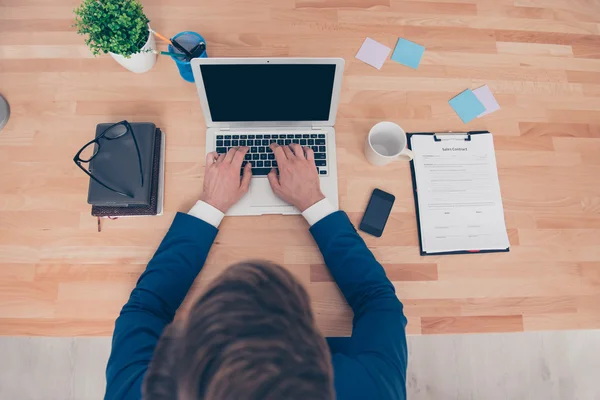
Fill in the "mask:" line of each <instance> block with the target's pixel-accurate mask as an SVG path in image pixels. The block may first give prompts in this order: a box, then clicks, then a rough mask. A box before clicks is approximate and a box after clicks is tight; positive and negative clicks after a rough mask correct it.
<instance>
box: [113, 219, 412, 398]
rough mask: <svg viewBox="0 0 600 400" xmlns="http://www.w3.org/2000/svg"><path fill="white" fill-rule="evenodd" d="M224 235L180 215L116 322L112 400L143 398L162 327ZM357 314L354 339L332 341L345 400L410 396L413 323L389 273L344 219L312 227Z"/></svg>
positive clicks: (337, 381)
mask: <svg viewBox="0 0 600 400" xmlns="http://www.w3.org/2000/svg"><path fill="white" fill-rule="evenodd" d="M217 232H218V231H217V229H216V228H215V227H213V226H212V225H210V224H208V223H206V222H204V221H202V220H200V219H198V218H195V217H192V216H190V215H187V214H177V216H176V217H175V220H174V221H173V224H172V225H171V228H170V229H169V232H168V233H167V235H166V236H165V238H164V239H163V241H162V243H161V244H160V247H159V248H158V250H157V251H156V254H154V257H153V258H152V260H150V263H149V264H148V267H147V268H146V271H144V273H143V274H142V276H141V277H140V279H139V280H138V282H137V285H136V287H135V289H133V291H132V292H131V297H130V298H129V301H128V302H127V304H125V306H124V307H123V309H122V311H121V314H120V316H119V318H117V321H116V324H115V332H114V335H113V343H112V351H111V355H110V359H109V360H108V366H107V368H106V380H107V388H106V395H105V398H106V399H109V400H121V399H128V400H129V399H132V400H133V399H140V398H141V386H142V380H143V378H144V374H145V373H146V370H147V369H148V365H149V363H150V360H151V359H152V354H153V352H154V348H155V346H156V343H157V342H158V339H159V337H160V335H161V334H162V331H163V329H164V328H165V326H167V325H168V324H169V323H170V322H171V321H172V320H173V318H174V316H175V312H176V311H177V308H178V307H179V306H180V305H181V302H182V301H183V299H184V297H185V296H186V294H187V292H188V290H189V289H190V287H191V286H192V283H193V282H194V279H195V278H196V276H197V275H198V273H199V272H200V270H201V269H202V266H203V265H204V262H205V260H206V257H207V255H208V252H209V250H210V247H211V246H212V243H213V241H214V240H215V237H216V236H217ZM310 232H311V233H312V235H313V237H314V238H315V241H316V242H317V244H318V245H319V249H321V253H323V257H324V259H325V262H326V264H327V267H328V268H329V270H330V271H331V274H332V276H333V278H334V279H335V281H336V282H337V284H338V286H339V288H340V290H341V291H342V293H343V295H344V297H345V298H346V300H347V301H348V304H349V305H350V307H351V308H352V310H353V311H354V321H353V328H352V337H350V338H331V339H328V342H329V344H330V348H331V350H332V362H333V370H334V385H335V391H336V396H337V398H338V399H340V400H342V399H404V398H406V365H407V348H406V333H405V327H406V318H405V317H404V313H403V311H402V303H400V301H399V300H398V298H397V297H396V294H395V292H394V287H393V286H392V284H391V282H390V281H389V280H388V279H387V277H386V275H385V271H384V270H383V268H382V267H381V265H380V264H379V263H378V262H377V260H375V258H374V257H373V254H372V253H371V251H370V250H369V249H368V248H367V246H366V245H365V243H364V242H363V240H362V239H361V237H360V236H359V235H358V233H357V232H356V230H355V229H354V226H353V225H352V224H351V223H350V220H349V219H348V217H347V216H346V214H345V213H343V212H341V211H338V212H336V213H333V214H331V215H329V216H327V217H325V218H323V219H322V220H321V221H319V222H317V223H316V224H315V225H313V226H312V228H311V229H310Z"/></svg>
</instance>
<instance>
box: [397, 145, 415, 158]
mask: <svg viewBox="0 0 600 400" xmlns="http://www.w3.org/2000/svg"><path fill="white" fill-rule="evenodd" d="M413 158H415V155H414V154H413V152H412V150H411V149H409V148H405V149H404V150H402V152H401V153H400V154H398V159H400V160H404V161H411V160H412V159H413Z"/></svg>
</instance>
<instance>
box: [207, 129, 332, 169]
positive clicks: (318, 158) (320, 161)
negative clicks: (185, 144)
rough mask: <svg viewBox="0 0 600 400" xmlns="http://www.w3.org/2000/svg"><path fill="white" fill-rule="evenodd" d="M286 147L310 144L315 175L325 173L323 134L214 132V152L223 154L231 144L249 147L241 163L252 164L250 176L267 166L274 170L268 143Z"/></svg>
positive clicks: (325, 141) (308, 145)
mask: <svg viewBox="0 0 600 400" xmlns="http://www.w3.org/2000/svg"><path fill="white" fill-rule="evenodd" d="M273 142H275V143H277V144H278V145H280V146H287V145H290V144H293V143H297V144H299V145H301V146H303V147H304V146H306V147H310V148H312V149H313V151H314V152H315V164H316V165H317V171H318V172H319V175H327V161H328V160H327V138H326V135H325V134H324V133H280V134H278V133H274V134H271V133H263V134H252V135H250V134H235V133H232V134H227V135H215V148H216V149H217V153H219V154H222V153H227V152H228V151H229V149H231V148H232V147H238V146H247V147H249V148H250V150H249V151H248V153H246V157H245V158H244V162H243V165H242V170H243V168H244V166H245V165H246V164H247V163H250V164H252V176H265V175H267V174H268V173H269V172H271V168H275V169H277V161H275V154H273V151H272V150H271V148H270V147H269V145H270V144H271V143H273Z"/></svg>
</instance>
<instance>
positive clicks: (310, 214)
mask: <svg viewBox="0 0 600 400" xmlns="http://www.w3.org/2000/svg"><path fill="white" fill-rule="evenodd" d="M334 212H335V208H333V206H332V205H331V203H330V202H329V200H327V199H323V200H321V201H319V202H317V203H315V204H313V205H312V206H310V207H308V208H307V209H306V210H304V212H303V213H302V216H303V217H304V219H306V222H308V224H309V225H310V226H313V225H314V224H316V223H317V222H319V221H320V220H322V219H323V218H325V217H326V216H328V215H329V214H333V213H334Z"/></svg>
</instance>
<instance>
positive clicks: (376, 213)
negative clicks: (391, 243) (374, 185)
mask: <svg viewBox="0 0 600 400" xmlns="http://www.w3.org/2000/svg"><path fill="white" fill-rule="evenodd" d="M395 200H396V197H394V195H393V194H389V193H387V192H384V191H383V190H379V189H375V190H373V194H372V195H371V200H369V204H368V205H367V209H366V211H365V215H363V219H362V221H360V226H359V228H360V230H361V231H363V232H367V233H368V234H371V235H373V236H377V237H380V236H381V234H382V233H383V228H385V224H386V222H387V220H388V217H389V216H390V212H391V211H392V206H393V205H394V201H395Z"/></svg>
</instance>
